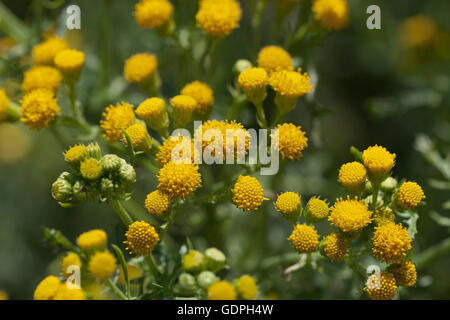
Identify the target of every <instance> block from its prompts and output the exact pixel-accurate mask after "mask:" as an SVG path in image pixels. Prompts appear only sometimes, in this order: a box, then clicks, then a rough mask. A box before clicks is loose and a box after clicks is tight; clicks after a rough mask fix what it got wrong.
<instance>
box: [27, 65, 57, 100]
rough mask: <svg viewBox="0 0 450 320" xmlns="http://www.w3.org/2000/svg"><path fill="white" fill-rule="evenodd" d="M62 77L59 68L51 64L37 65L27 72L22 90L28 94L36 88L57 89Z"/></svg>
mask: <svg viewBox="0 0 450 320" xmlns="http://www.w3.org/2000/svg"><path fill="white" fill-rule="evenodd" d="M61 80H62V77H61V73H60V72H59V71H58V69H55V68H53V67H49V66H35V67H32V68H31V69H29V70H28V71H26V72H25V74H24V78H23V82H22V91H23V92H24V93H25V94H26V93H29V92H30V91H32V90H35V89H48V90H51V91H56V90H58V88H59V85H60V83H61Z"/></svg>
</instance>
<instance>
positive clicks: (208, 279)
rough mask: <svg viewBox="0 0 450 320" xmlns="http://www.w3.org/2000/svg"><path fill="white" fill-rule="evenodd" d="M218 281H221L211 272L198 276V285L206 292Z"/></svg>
mask: <svg viewBox="0 0 450 320" xmlns="http://www.w3.org/2000/svg"><path fill="white" fill-rule="evenodd" d="M217 281H219V278H218V277H217V276H216V275H215V274H214V273H213V272H211V271H202V272H200V274H199V275H198V276H197V283H198V285H199V286H200V287H201V288H202V289H205V290H206V289H208V288H209V287H210V286H211V285H212V284H213V283H216V282H217Z"/></svg>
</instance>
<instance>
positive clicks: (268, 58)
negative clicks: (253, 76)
mask: <svg viewBox="0 0 450 320" xmlns="http://www.w3.org/2000/svg"><path fill="white" fill-rule="evenodd" d="M258 67H260V68H263V69H265V70H266V71H267V73H269V74H271V73H272V72H275V71H281V70H287V71H291V70H293V69H294V67H293V66H292V57H291V55H290V54H289V52H287V51H286V50H284V49H283V48H281V47H278V46H267V47H264V48H262V49H261V51H259V53H258Z"/></svg>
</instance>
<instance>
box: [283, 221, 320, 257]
mask: <svg viewBox="0 0 450 320" xmlns="http://www.w3.org/2000/svg"><path fill="white" fill-rule="evenodd" d="M289 241H290V242H291V245H292V247H293V248H294V249H295V250H297V251H298V252H299V253H311V252H313V251H314V250H316V247H317V245H318V244H319V235H318V234H317V232H316V230H315V229H314V227H313V226H308V225H306V224H297V225H296V226H295V227H294V230H293V231H292V234H291V235H290V236H289Z"/></svg>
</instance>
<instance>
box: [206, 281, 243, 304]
mask: <svg viewBox="0 0 450 320" xmlns="http://www.w3.org/2000/svg"><path fill="white" fill-rule="evenodd" d="M236 296H237V295H236V290H235V289H234V287H233V285H232V284H231V283H229V282H228V281H225V280H222V281H218V282H216V283H213V284H212V285H211V286H210V287H209V288H208V299H209V300H236Z"/></svg>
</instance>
